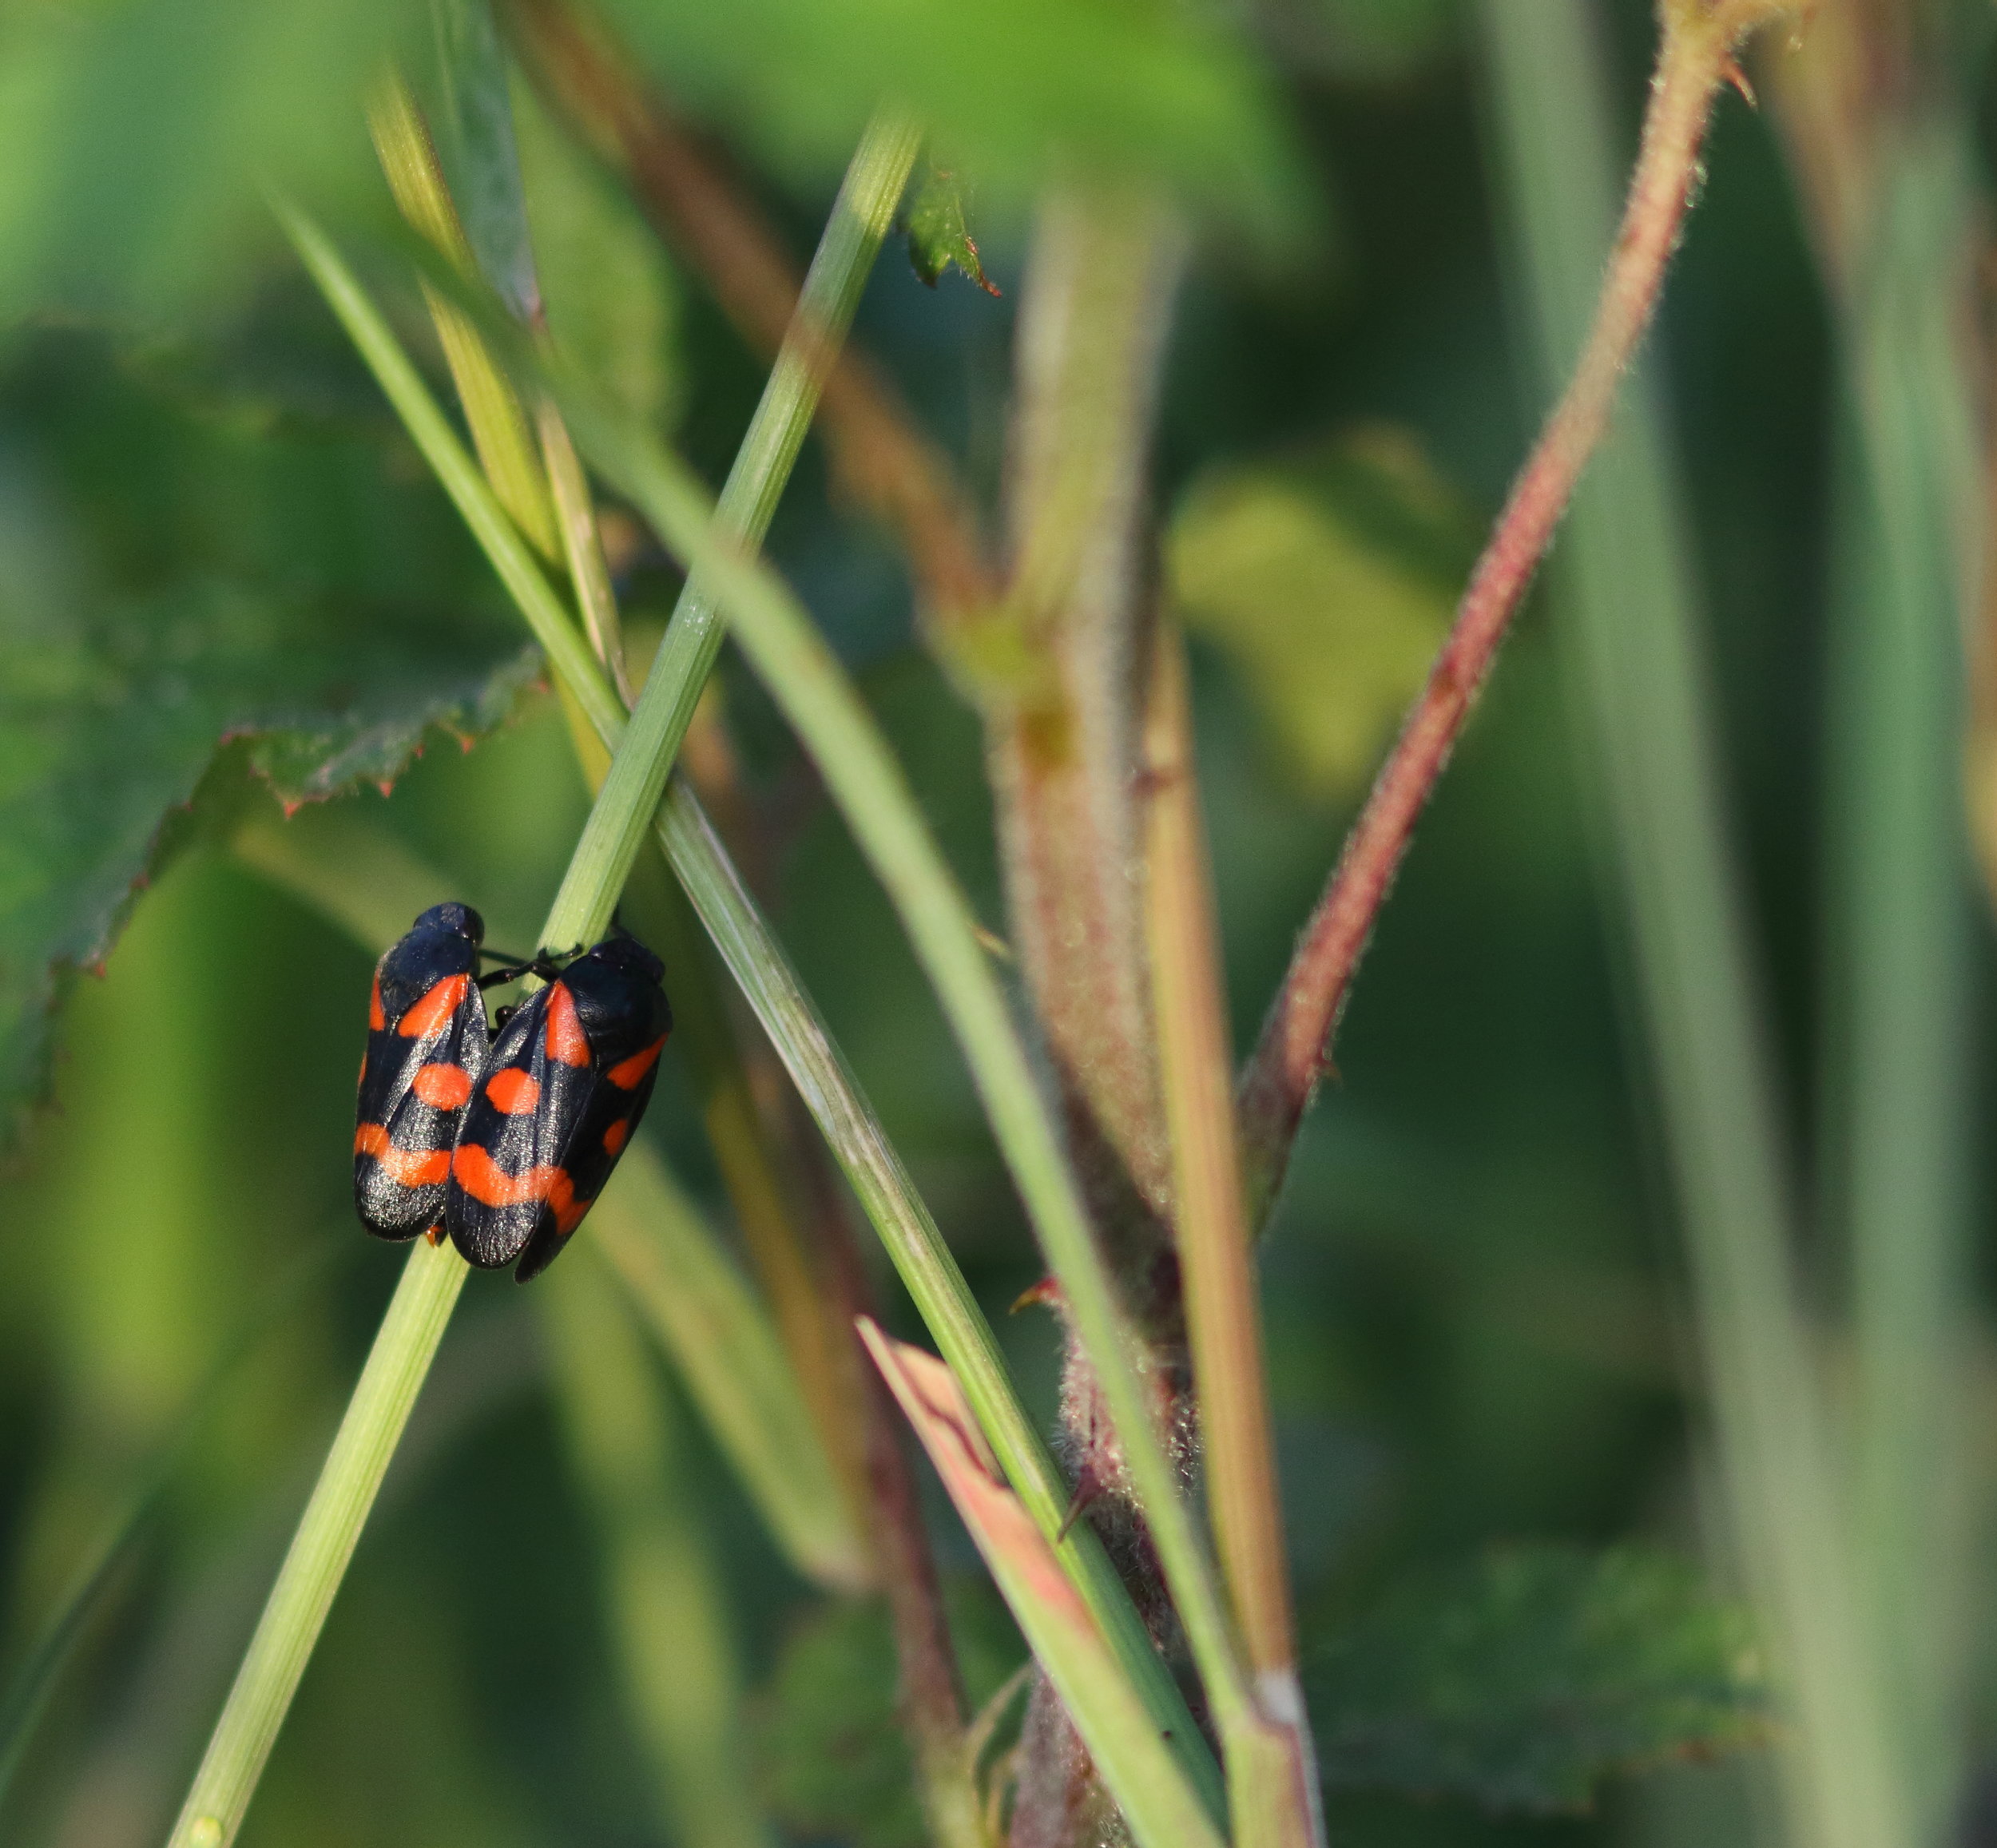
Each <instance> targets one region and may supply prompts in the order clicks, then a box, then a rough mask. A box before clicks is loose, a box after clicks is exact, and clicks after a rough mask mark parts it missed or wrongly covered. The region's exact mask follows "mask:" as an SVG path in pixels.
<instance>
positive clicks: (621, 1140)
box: [603, 1116, 631, 1160]
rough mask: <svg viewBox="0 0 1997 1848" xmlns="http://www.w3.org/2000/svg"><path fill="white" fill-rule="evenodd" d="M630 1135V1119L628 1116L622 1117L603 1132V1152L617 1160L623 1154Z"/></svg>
mask: <svg viewBox="0 0 1997 1848" xmlns="http://www.w3.org/2000/svg"><path fill="white" fill-rule="evenodd" d="M630 1133H631V1120H630V1119H629V1117H627V1116H620V1117H619V1118H618V1119H617V1121H616V1122H614V1123H613V1124H611V1125H610V1127H609V1128H608V1129H606V1130H605V1131H604V1132H603V1152H604V1153H605V1155H607V1156H610V1157H611V1158H612V1159H613V1160H615V1159H616V1157H617V1156H619V1155H621V1154H622V1153H623V1152H624V1144H625V1140H626V1138H628V1137H629V1135H630Z"/></svg>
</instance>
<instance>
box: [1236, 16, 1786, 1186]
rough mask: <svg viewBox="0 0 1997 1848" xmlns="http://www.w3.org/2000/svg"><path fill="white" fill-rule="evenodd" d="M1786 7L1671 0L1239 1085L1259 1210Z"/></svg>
mask: <svg viewBox="0 0 1997 1848" xmlns="http://www.w3.org/2000/svg"><path fill="white" fill-rule="evenodd" d="M1787 10H1789V9H1787V8H1785V7H1783V6H1777V5H1773V4H1769V3H1766V0H1665V4H1664V5H1663V6H1662V7H1661V8H1660V19H1661V24H1662V42H1661V45H1660V47H1659V50H1658V65H1657V72H1656V75H1655V77H1654V79H1653V81H1652V83H1651V86H1650V101H1649V105H1648V106H1647V108H1646V112H1645V115H1644V123H1643V137H1642V145H1641V148H1640V149H1639V151H1638V156H1637V164H1636V170H1635V173H1634V175H1633V176H1632V177H1631V180H1630V192H1629V196H1628V199H1627V201H1626V204H1625V205H1624V208H1623V213H1622V225H1621V228H1620V229H1619V230H1618V233H1617V236H1616V240H1615V244H1614V247H1613V248H1612V250H1611V252H1610V257H1609V265H1608V271H1607V273H1606V276H1605V277H1604V279H1603V281H1602V292H1601V295H1600V296H1599V298H1598V303H1597V305H1596V309H1595V315H1594V324H1593V326H1592V327H1590V330H1589V334H1588V338H1587V340H1586V344H1585V345H1584V346H1583V347H1582V351H1581V356H1580V358H1579V359H1578V361H1577V363H1576V364H1575V367H1574V373H1573V375H1572V377H1571V378H1570V380H1569V383H1568V385H1567V388H1566V391H1565V392H1564V393H1563V394H1562V396H1561V399H1560V402H1559V403H1558V405H1556V406H1554V411H1553V414H1552V415H1551V416H1550V418H1548V419H1547V421H1546V427H1545V429H1544V430H1542V433H1541V434H1540V437H1539V440H1538V443H1537V444H1536V445H1535V446H1534V449H1533V452H1532V454H1531V456H1530V458H1528V459H1527V462H1526V466H1525V467H1524V469H1523V470H1522V471H1521V473H1520V474H1519V478H1518V480H1517V482H1515V484H1514V486H1513V487H1512V490H1511V495H1510V497H1509V498H1508V499H1507V501H1506V503H1505V506H1504V510H1503V512H1502V513H1501V514H1499V518H1498V522H1497V524H1496V525H1495V527H1494V528H1493V529H1492V531H1491V537H1490V539H1489V541H1487V543H1486V545H1485V547H1484V550H1483V556H1482V557H1480V558H1479V560H1478V561H1477V565H1476V569H1475V571H1473V572H1472V573H1471V580H1470V584H1469V587H1468V588H1467V589H1466V590H1465V591H1464V593H1463V601H1462V603H1461V605H1459V608H1458V610H1457V614H1456V621H1455V627H1454V628H1453V629H1451V633H1450V634H1449V636H1448V639H1447V640H1446V641H1445V642H1444V643H1443V647H1442V650H1441V652H1439V654H1438V655H1437V656H1436V658H1435V664H1434V666H1433V667H1432V668H1431V669H1430V670H1429V675H1428V680H1427V684H1425V685H1424V686H1423V689H1422V691H1421V692H1420V693H1419V696H1417V697H1416V699H1415V704H1414V706H1413V708H1411V711H1410V712H1409V713H1408V716H1407V720H1406V722H1405V724H1404V725H1403V728H1402V731H1401V733H1400V736H1399V738H1398V739H1397V740H1396V742H1395V744H1394V748H1393V750H1392V752H1391V753H1390V754H1389V755H1388V759H1387V761H1386V763H1385V764H1384V766H1383V767H1381V770H1380V775H1379V776H1378V777H1377V778H1376V779H1375V782H1374V783H1373V787H1372V793H1371V794H1370V795H1368V798H1367V801H1366V806H1365V807H1364V809H1363V810H1362V811H1361V812H1360V817H1359V819H1358V821H1357V822H1356V823H1355V824H1354V826H1353V828H1352V833H1351V834H1350V835H1348V837H1347V839H1346V842H1345V846H1344V851H1343V852H1342V853H1341V854H1340V857H1339V862H1338V865H1337V866H1336V869H1335V870H1334V871H1333V873H1332V878H1331V880H1330V882H1329V883H1328V885H1327V886H1326V888H1325V890H1324V896H1323V897H1322V898H1320V900H1319V901H1318V903H1317V906H1316V910H1313V911H1312V914H1311V917H1310V920H1309V922H1308V923H1307V924H1306V925H1305V926H1304V932H1303V934H1302V936H1301V938H1300V939H1299V941H1298V943H1297V946H1296V951H1295V953H1294V954H1292V957H1291V959H1290V966H1289V968H1288V971H1287V973H1286V974H1284V978H1283V983H1282V986H1281V987H1280V989H1278V990H1277V993H1276V998H1275V1001H1274V1002H1273V1003H1272V1005H1271V1007H1270V1009H1269V1012H1268V1017H1267V1019H1266V1020H1265V1021H1264V1023H1263V1026H1262V1032H1261V1039H1260V1041H1259V1042H1258V1043H1257V1046H1256V1049H1255V1051H1254V1053H1253V1055H1252V1056H1251V1057H1250V1059H1249V1063H1248V1065H1247V1067H1246V1069H1245V1071H1244V1072H1243V1073H1242V1075H1241V1082H1240V1085H1239V1087H1238V1091H1237V1101H1238V1108H1239V1110H1240V1112H1241V1134H1242V1144H1243V1152H1244V1156H1245V1165H1246V1170H1247V1175H1248V1182H1249V1194H1250V1199H1251V1202H1252V1211H1253V1215H1254V1217H1255V1219H1256V1220H1257V1221H1258V1222H1259V1221H1260V1220H1261V1219H1262V1218H1263V1217H1264V1216H1265V1215H1266V1214H1267V1212H1268V1208H1269V1207H1270V1205H1271V1204H1272V1203H1273V1201H1274V1199H1275V1196H1276V1192H1277V1190H1278V1189H1279V1188H1280V1186H1281V1184H1282V1179H1283V1171H1284V1167H1285V1165H1286V1164H1287V1163H1288V1160H1289V1152H1290V1148H1291V1145H1292V1143H1293V1142H1294V1140H1296V1128H1297V1125H1298V1124H1299V1123H1300V1121H1301V1120H1302V1119H1303V1116H1304V1112H1305V1110H1307V1109H1308V1108H1309V1106H1310V1102H1311V1099H1312V1097H1313V1096H1314V1095H1315V1094H1316V1090H1317V1086H1318V1083H1319V1081H1320V1079H1321V1078H1322V1077H1324V1073H1325V1072H1326V1070H1327V1069H1328V1064H1329V1058H1330V1050H1331V1041H1332V1036H1333V1034H1334V1033H1336V1031H1337V1028H1338V1022H1339V1017H1340V1013H1342V1012H1343V1010H1344V1005H1345V998H1346V994H1347V992H1348V989H1349V987H1350V985H1351V982H1352V972H1353V970H1354V969H1355V968H1356V966H1358V962H1359V959H1360V956H1361V955H1362V954H1364V951H1365V948H1366V944H1367V941H1368V938H1370V937H1371V936H1372V930H1373V926H1374V922H1375V920H1376V918H1378V917H1379V914H1380V906H1381V905H1382V904H1383V903H1384V902H1385V899H1386V897H1387V894H1388V890H1389V889H1390V888H1391V886H1392V884H1393V881H1394V875H1395V874H1396V871H1398V870H1399V866H1400V863H1401V860H1402V858H1403V855H1405V854H1406V853H1407V845H1408V842H1409V840H1410V839H1411V836H1412V835H1413V833H1414V830H1415V822H1416V821H1417V819H1419V816H1420V815H1421V811H1422V810H1423V807H1424V806H1425V805H1426V804H1427V800H1428V798H1429V795H1430V794H1431V791H1433V790H1434V788H1435V783H1436V779H1438V778H1439V776H1440V775H1442V772H1443V767H1445V766H1446V765H1447V763H1448V761H1449V756H1450V753H1451V750H1452V749H1453V748H1455V743H1456V740H1457V737H1458V736H1459V734H1460V733H1461V732H1462V730H1463V724H1464V721H1465V720H1467V718H1468V716H1469V714H1470V710H1471V706H1472V704H1474V703H1475V700H1476V697H1477V695H1478V692H1479V690H1480V689H1481V688H1482V687H1483V682H1484V679H1485V676H1487V674H1488V673H1489V672H1490V671H1491V663H1492V661H1493V660H1495V657H1496V655H1497V652H1498V648H1499V644H1500V643H1501V642H1502V641H1503V640H1504V636H1505V633H1506V631H1507V629H1508V628H1509V627H1510V625H1511V618H1512V617H1513V615H1514V614H1515V612H1516V611H1517V609H1518V608H1519V604H1520V602H1521V601H1523V598H1524V596H1525V593H1526V590H1527V586H1528V585H1529V584H1530V583H1531V580H1532V575H1533V573H1534V570H1535V569H1536V568H1537V567H1538V563H1539V561H1540V558H1541V557H1542V555H1543V554H1544V553H1545V552H1546V547H1547V545H1548V544H1549V543H1550V541H1551V540H1552V537H1553V533H1554V527H1555V526H1556V525H1558V522H1559V520H1560V516H1561V514H1562V513H1563V512H1564V511H1565V510H1566V506H1567V502H1568V500H1569V498H1570V496H1571V495H1572V494H1573V492H1574V483H1575V482H1576V481H1578V479H1579V478H1580V475H1581V472H1582V469H1583V468H1584V467H1585V466H1586V464H1587V461H1588V458H1589V457H1590V455H1591V454H1593V453H1594V449H1595V446H1596V445H1597V444H1598V442H1600V441H1601V438H1602V432H1603V430H1605V429H1606V427H1607V425H1608V420H1609V414H1610V409H1611V407H1612V406H1614V402H1615V396H1616V390H1617V387H1618V383H1619V382H1620V380H1621V379H1622V373H1623V371H1624V369H1625V368H1626V367H1627V366H1628V365H1629V363H1630V359H1631V357H1632V356H1633V355H1634V353H1635V352H1636V350H1637V347H1638V343H1640V342H1641V341H1642V338H1643V335H1644V331H1645V330H1646V327H1648V326H1649V325H1650V318H1651V315H1652V314H1653V313H1654V311H1655V309H1656V307H1657V303H1658V295H1659V294H1660V292H1661V291H1662V288H1663V284H1664V277H1665V270H1666V268H1667V267H1668V266H1669V262H1670V259H1671V255H1672V252H1673V251H1674V250H1675V249H1676V248H1677V242H1678V237H1679V234H1680V232H1681V229H1682V228H1683V225H1684V222H1685V213H1686V212H1687V210H1688V208H1689V205H1690V203H1691V200H1692V195H1693V190H1694V188H1695V187H1696V186H1697V183H1698V180H1699V177H1700V164H1699V150H1700V146H1701V143H1702V141H1704V138H1705V128H1706V123H1707V121H1708V119H1709V117H1710V114H1711V112H1712V105H1713V93H1714V92H1715V90H1716V89H1717V88H1718V87H1719V85H1721V84H1722V83H1723V82H1725V81H1726V80H1727V77H1728V76H1729V73H1730V72H1731V71H1732V70H1733V50H1734V46H1735V45H1736V44H1737V42H1738V40H1739V39H1740V38H1741V36H1742V35H1743V34H1745V33H1746V32H1747V31H1748V30H1751V29H1752V28H1753V26H1757V25H1759V24H1761V23H1762V22H1764V21H1765V20H1767V19H1769V18H1774V17H1777V15H1778V14H1781V13H1784V12H1785V11H1787Z"/></svg>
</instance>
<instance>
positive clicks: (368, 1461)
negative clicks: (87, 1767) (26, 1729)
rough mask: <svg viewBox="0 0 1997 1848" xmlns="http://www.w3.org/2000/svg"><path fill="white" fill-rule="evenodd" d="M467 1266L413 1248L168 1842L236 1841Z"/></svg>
mask: <svg viewBox="0 0 1997 1848" xmlns="http://www.w3.org/2000/svg"><path fill="white" fill-rule="evenodd" d="M466 1268H467V1267H466V1263H465V1261H464V1259H462V1258H460V1257H459V1255H458V1254H457V1253H456V1252H455V1251H453V1250H452V1249H451V1247H450V1246H449V1245H432V1244H431V1243H430V1242H429V1241H428V1240H427V1239H418V1240H417V1241H416V1243H415V1247H414V1249H412V1250H411V1252H410V1254H409V1259H408V1262H407V1263H405V1264H404V1265H403V1274H402V1281H401V1282H400V1283H399V1284H397V1285H396V1287H395V1296H394V1298H393V1299H392V1300H391V1302H390V1303H389V1305H388V1313H387V1315H385V1316H384V1317H383V1319H382V1324H381V1329H380V1331H379V1333H378V1334H376V1335H375V1344H374V1346H373V1347H372V1348H371V1350H369V1352H368V1355H367V1365H366V1366H364V1367H363V1369H362V1370H361V1375H360V1382H359V1385H358V1386H355V1388H354V1396H353V1398H351V1400H350V1401H349V1402H348V1404H347V1411H346V1414H345V1416H344V1417H343V1418H341V1420H340V1424H339V1432H338V1434H336V1435H335V1438H334V1439H333V1445H332V1449H331V1451H329V1452H328V1454H327V1457H326V1463H325V1466H324V1469H321V1470H320V1476H319V1481H318V1482H317V1484H316V1485H315V1486H314V1488H313V1489H312V1499H311V1500H310V1501H308V1503H307V1504H306V1505H305V1512H304V1514H303V1515H302V1516H301V1517H300V1520H299V1523H298V1531H297V1533H296V1535H295V1536H294V1537H293V1538H292V1545H291V1549H290V1550H289V1551H288V1553H286V1554H285V1556H284V1564H283V1566H282V1567H281V1568H280V1569H279V1572H278V1575H277V1582H276V1584H275V1585H273V1586H272V1588H271V1595H270V1598H269V1601H268V1603H266V1604H265V1605H264V1611H263V1614H262V1616H260V1617H259V1618H258V1619H257V1623H256V1633H255V1634H254V1635H253V1636H252V1637H251V1639H250V1645H249V1648H248V1650H247V1651H246V1652H245V1653H244V1656H243V1661H242V1665H241V1666H240V1668H238V1669H237V1670H236V1679H235V1681H234V1683H232V1685H231V1687H230V1688H229V1691H228V1700H227V1701H226V1702H225V1703H224V1706H223V1708H222V1717H221V1719H220V1721H219V1722H218V1723H216V1728H215V1731H214V1733H213V1734H212V1735H211V1737H210V1738H209V1739H208V1750H207V1751H206V1752H205V1753H204V1755H202V1759H201V1763H200V1770H199V1771H197V1772H196V1773H195V1776H194V1783H193V1787H192V1788H191V1789H190V1790H189V1792H188V1794H187V1802H185V1805H184V1806H182V1808H181V1814H180V1817H179V1819H178V1820H177V1822H175V1823H174V1825H173V1834H172V1835H171V1836H170V1837H169V1838H168V1839H169V1848H225V1845H226V1844H227V1843H228V1842H233V1841H234V1840H235V1839H236V1830H238V1829H239V1828H240V1826H242V1821H243V1816H244V1812H245V1811H246V1810H248V1808H249V1802H250V1798H251V1797H252V1795H253V1794H255V1792H256V1782H257V1779H259V1778H260V1777H261V1776H262V1775H263V1771H264V1761H265V1760H266V1759H268V1758H269V1756H270V1751H271V1747H272V1743H273V1742H274V1741H275V1740H276V1737H277V1730H278V1728H279V1727H280V1726H281V1725H282V1724H283V1723H284V1715H285V1714H286V1713H287V1712H288V1711H289V1710H290V1707H291V1703H292V1695H294V1694H295V1693H296V1691H297V1690H298V1683H299V1678H300V1675H303V1674H304V1672H305V1664H306V1663H307V1661H308V1660H309V1659H310V1658H311V1656H312V1649H313V1648H314V1646H315V1645H316V1644H317V1642H318V1641H319V1633H320V1630H321V1629H322V1628H324V1625H325V1622H326V1613H327V1612H328V1610H330V1609H331V1608H332V1602H333V1594H334V1593H335V1592H337V1591H338V1590H339V1582H340V1580H341V1579H342V1578H343V1577H344V1576H346V1572H347V1560H349V1559H350V1558H351V1557H352V1555H353V1551H354V1545H355V1542H356V1541H358V1540H359V1538H360V1530H361V1526H362V1524H363V1522H364V1521H366V1520H367V1511H368V1509H371V1507H373V1506H374V1503H375V1494H376V1493H377V1492H378V1491H379V1489H380V1487H381V1479H382V1477H383V1474H384V1473H385V1472H386V1471H387V1468H388V1460H389V1458H390V1457H392V1456H393V1455H394V1454H395V1445H396V1444H397V1442H399V1440H400V1438H401V1437H402V1432H403V1426H404V1425H406V1424H407V1422H409V1413H410V1409H411V1407H412V1406H414V1405H415V1402H416V1394H417V1392H418V1391H419V1390H420V1389H421V1387H422V1386H423V1380H424V1378H425V1376H426V1375H427V1374H428V1373H429V1371H430V1363H431V1360H432V1359H434V1358H435V1356H436V1352H437V1343H438V1342H439V1341H440V1340H442V1339H443V1332H444V1325H445V1324H446V1323H447V1322H449V1321H450V1319H451V1310H452V1308H453V1307H455V1304H456V1303H457V1300H458V1292H459V1291H460V1290H462V1289H463V1287H464V1282H465V1275H466Z"/></svg>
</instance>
